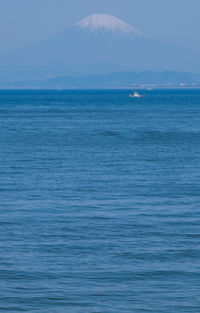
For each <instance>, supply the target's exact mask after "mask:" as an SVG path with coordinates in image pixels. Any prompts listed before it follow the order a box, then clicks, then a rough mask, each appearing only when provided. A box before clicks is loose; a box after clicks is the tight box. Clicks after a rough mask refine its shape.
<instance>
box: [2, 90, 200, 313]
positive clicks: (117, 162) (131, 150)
mask: <svg viewBox="0 0 200 313" xmlns="http://www.w3.org/2000/svg"><path fill="white" fill-rule="evenodd" d="M146 93H147V96H146V97H145V98H141V99H131V98H129V91H126V90H123V91H120V90H115V91H113V90H110V91H109V90H107V91H95V90H93V91H0V127H1V129H0V165H1V167H0V182H1V184H0V312H12V313H15V312H28V313H33V312H39V313H64V312H67V313H68V312H70V313H139V312H140V313H147V312H152V313H173V312H176V313H181V312H185V313H190V312H191V313H198V312H200V90H173V91H170V90H165V91H163V90H159V91H154V90H152V91H147V92H146Z"/></svg>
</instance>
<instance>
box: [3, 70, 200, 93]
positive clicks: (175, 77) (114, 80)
mask: <svg viewBox="0 0 200 313" xmlns="http://www.w3.org/2000/svg"><path fill="white" fill-rule="evenodd" d="M134 86H137V87H138V86H139V87H142V86H143V87H145V86H146V87H147V86H151V87H177V86H180V87H184V86H200V74H197V73H184V72H174V71H165V72H154V71H144V72H140V73H136V72H117V73H109V74H103V75H89V76H84V77H55V78H49V79H39V80H26V81H17V82H15V81H13V82H9V83H4V84H1V85H0V87H1V88H36V89H73V88H77V89H82V88H83V89H84V88H126V87H127V88H132V87H134Z"/></svg>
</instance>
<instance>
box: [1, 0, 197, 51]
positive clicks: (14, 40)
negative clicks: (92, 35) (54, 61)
mask: <svg viewBox="0 0 200 313" xmlns="http://www.w3.org/2000/svg"><path fill="white" fill-rule="evenodd" d="M92 13H108V14H112V15H115V16H117V17H119V18H121V19H123V20H124V21H125V22H127V23H130V24H132V25H133V26H135V27H137V28H138V29H140V30H142V31H143V32H145V33H147V34H149V35H152V36H153V37H155V38H159V39H163V40H165V41H169V42H172V43H177V44H183V45H187V46H189V47H190V48H191V49H197V50H199V51H200V41H199V28H200V18H199V15H200V0H0V42H1V45H0V51H6V50H9V49H13V48H18V47H22V46H25V45H27V44H30V43H32V42H36V41H39V40H41V39H44V38H46V37H49V36H51V35H53V34H55V33H57V32H59V31H60V30H63V29H65V28H67V27H68V26H70V25H72V24H73V23H75V22H76V21H77V20H79V19H81V18H83V17H85V16H87V15H89V14H92Z"/></svg>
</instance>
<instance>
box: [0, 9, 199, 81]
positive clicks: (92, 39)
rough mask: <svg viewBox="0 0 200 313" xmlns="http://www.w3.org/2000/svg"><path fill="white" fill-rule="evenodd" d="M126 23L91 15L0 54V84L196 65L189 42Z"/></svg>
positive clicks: (107, 17) (181, 69) (101, 15)
mask: <svg viewBox="0 0 200 313" xmlns="http://www.w3.org/2000/svg"><path fill="white" fill-rule="evenodd" d="M132 24H133V25H134V21H133V23H131V24H128V23H126V22H124V21H122V20H121V19H119V18H117V17H115V16H112V15H109V14H92V15H90V16H88V17H85V18H83V19H82V20H79V21H78V22H77V23H75V24H74V25H72V26H71V27H69V28H67V29H65V30H63V31H62V32H60V33H58V34H56V35H54V36H52V37H50V38H48V39H46V40H43V41H41V42H38V43H36V44H33V45H31V46H28V47H24V48H21V49H17V50H15V51H11V52H9V53H6V54H2V55H0V84H1V83H3V82H4V83H5V81H6V80H7V82H8V81H11V80H13V81H17V80H18V81H21V80H25V79H27V80H30V79H32V80H33V79H41V78H44V77H50V76H51V77H55V76H65V77H66V76H67V77H70V76H75V75H76V76H83V75H84V76H86V75H92V74H102V73H105V72H110V73H111V72H113V73H114V72H118V71H132V70H153V71H161V70H163V69H165V68H166V69H167V68H171V69H174V70H176V71H193V70H194V71H197V70H198V69H197V65H198V64H197V62H195V60H196V54H195V53H196V52H194V54H195V55H194V57H193V51H191V49H189V47H188V49H183V48H182V47H180V46H176V45H174V44H169V43H167V42H164V41H162V40H157V39H156V38H152V37H150V36H147V35H146V34H143V32H142V31H140V30H138V29H137V28H135V27H134V26H133V25H132ZM188 68H189V70H188ZM191 68H192V69H191ZM1 69H2V70H1ZM199 70H200V69H199Z"/></svg>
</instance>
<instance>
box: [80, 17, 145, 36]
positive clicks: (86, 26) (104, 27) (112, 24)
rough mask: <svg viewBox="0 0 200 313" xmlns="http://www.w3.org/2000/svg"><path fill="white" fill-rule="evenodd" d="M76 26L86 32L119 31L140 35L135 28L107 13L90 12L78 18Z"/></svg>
mask: <svg viewBox="0 0 200 313" xmlns="http://www.w3.org/2000/svg"><path fill="white" fill-rule="evenodd" d="M76 26H77V27H79V28H81V29H83V30H86V31H88V32H97V31H99V30H100V31H105V32H109V31H110V32H117V31H120V32H124V33H132V32H133V33H135V34H137V35H142V33H141V32H140V31H139V30H137V29H136V28H134V27H132V26H131V25H129V24H127V23H125V22H123V21H122V20H120V19H119V18H117V17H115V16H112V15H109V14H92V15H90V16H88V17H86V18H84V19H82V20H80V21H79V22H78V23H76Z"/></svg>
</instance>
